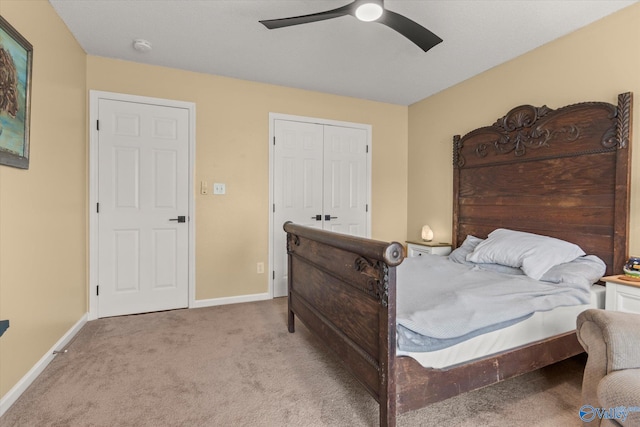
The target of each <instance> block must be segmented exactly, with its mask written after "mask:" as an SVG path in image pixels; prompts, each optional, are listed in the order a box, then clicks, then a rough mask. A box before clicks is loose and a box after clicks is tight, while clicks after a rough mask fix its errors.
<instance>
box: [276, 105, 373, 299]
mask: <svg viewBox="0 0 640 427" xmlns="http://www.w3.org/2000/svg"><path fill="white" fill-rule="evenodd" d="M276 120H289V121H293V122H303V123H313V124H319V125H329V126H340V127H349V128H356V129H363V130H365V131H366V132H367V146H368V147H369V155H368V156H367V182H368V186H367V187H368V188H367V204H368V206H369V209H368V211H367V229H366V233H367V236H366V237H368V238H370V237H371V212H372V211H373V209H372V200H371V194H372V192H371V186H372V185H371V184H372V179H371V177H372V173H371V164H372V162H371V159H372V157H373V146H372V143H371V142H372V139H373V138H372V136H371V134H372V126H371V125H368V124H364V123H354V122H345V121H340V120H330V119H320V118H316V117H306V116H296V115H291V114H283V113H269V257H268V258H269V269H268V270H267V271H268V272H269V274H268V276H269V298H270V299H273V282H274V277H273V271H274V270H273V269H274V265H273V262H274V261H273V226H274V224H273V220H274V218H273V210H274V208H275V202H274V200H273V182H274V177H275V171H274V163H275V151H274V150H275V144H274V138H275V121H276Z"/></svg>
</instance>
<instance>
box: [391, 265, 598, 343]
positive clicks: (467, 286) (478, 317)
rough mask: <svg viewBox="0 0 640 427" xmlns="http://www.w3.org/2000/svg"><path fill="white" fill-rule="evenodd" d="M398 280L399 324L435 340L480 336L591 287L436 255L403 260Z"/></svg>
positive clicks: (574, 300) (578, 299)
mask: <svg viewBox="0 0 640 427" xmlns="http://www.w3.org/2000/svg"><path fill="white" fill-rule="evenodd" d="M396 283H397V299H396V301H397V306H396V313H397V316H396V317H397V323H398V325H402V326H403V327H405V328H407V329H409V330H411V331H413V332H416V333H418V334H421V335H424V336H427V337H432V338H435V339H452V338H460V337H464V336H466V335H469V334H472V335H478V333H482V331H483V330H487V331H489V330H493V329H496V327H495V325H496V324H500V323H504V325H505V326H507V325H509V324H511V323H513V322H514V321H517V320H518V319H525V318H527V316H529V315H531V314H532V313H534V312H536V311H548V310H552V309H553V308H556V307H561V306H570V305H577V304H586V303H588V302H589V298H590V294H589V288H588V287H583V286H578V285H568V284H564V283H563V284H555V283H550V282H542V281H538V280H533V279H531V278H529V277H527V276H517V275H507V274H501V273H495V272H491V271H486V270H481V269H478V268H474V267H469V266H466V265H462V264H457V263H454V262H451V261H449V260H448V258H446V257H441V256H436V255H427V256H421V257H415V258H407V259H405V260H404V261H403V263H402V264H401V265H400V266H399V267H398V268H397V282H396Z"/></svg>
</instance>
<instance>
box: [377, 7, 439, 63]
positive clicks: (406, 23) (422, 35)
mask: <svg viewBox="0 0 640 427" xmlns="http://www.w3.org/2000/svg"><path fill="white" fill-rule="evenodd" d="M376 22H379V23H381V24H384V25H386V26H387V27H389V28H392V29H394V30H396V31H397V32H399V33H400V34H402V35H403V36H405V37H406V38H408V39H409V40H411V41H412V42H414V43H415V44H417V45H418V46H419V47H420V48H421V49H422V50H424V51H425V52H426V51H428V50H429V49H431V48H432V47H434V46H435V45H437V44H438V43H441V42H442V39H441V38H440V37H438V36H436V35H435V34H433V33H432V32H431V31H429V30H427V29H426V28H424V27H423V26H422V25H420V24H418V23H417V22H415V21H412V20H411V19H409V18H407V17H405V16H402V15H400V14H398V13H395V12H392V11H390V10H388V9H385V11H384V13H383V14H382V16H381V17H380V19H378V20H377V21H376Z"/></svg>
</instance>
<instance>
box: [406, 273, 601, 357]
mask: <svg viewBox="0 0 640 427" xmlns="http://www.w3.org/2000/svg"><path fill="white" fill-rule="evenodd" d="M604 296H605V288H604V286H600V285H593V286H592V287H591V303H590V304H583V305H575V306H570V307H558V308H556V309H553V310H550V311H543V312H536V313H534V314H533V316H531V317H530V318H528V319H526V320H523V321H522V322H519V323H516V324H515V325H511V326H509V327H507V328H504V329H498V330H497V331H493V332H489V333H486V334H483V335H479V336H477V337H473V338H471V339H469V340H467V341H464V342H461V343H459V344H456V345H454V346H451V347H448V348H445V349H442V350H438V351H430V352H420V353H418V352H407V351H401V350H399V349H396V354H397V355H398V356H409V357H411V358H413V359H415V360H416V361H418V363H420V364H421V365H422V366H424V367H425V368H438V369H441V368H447V367H450V366H454V365H458V364H460V363H464V362H468V361H470V360H473V359H478V358H481V357H484V356H488V355H491V354H495V353H499V352H502V351H505V350H509V349H512V348H515V347H519V346H521V345H525V344H528V343H531V342H535V341H539V340H542V339H545V338H549V337H551V336H554V335H558V334H563V333H565V332H570V331H573V330H575V329H576V318H577V317H578V314H580V313H581V312H582V311H584V310H586V309H588V308H604Z"/></svg>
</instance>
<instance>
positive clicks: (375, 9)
mask: <svg viewBox="0 0 640 427" xmlns="http://www.w3.org/2000/svg"><path fill="white" fill-rule="evenodd" d="M383 12H384V9H383V8H382V5H381V4H380V3H378V2H366V3H362V4H361V5H360V6H358V8H357V9H356V18H358V19H359V20H361V21H364V22H371V21H375V20H377V19H379V18H380V17H381V16H382V13H383Z"/></svg>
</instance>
